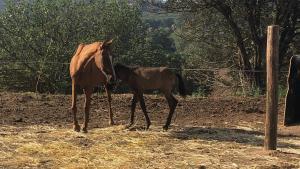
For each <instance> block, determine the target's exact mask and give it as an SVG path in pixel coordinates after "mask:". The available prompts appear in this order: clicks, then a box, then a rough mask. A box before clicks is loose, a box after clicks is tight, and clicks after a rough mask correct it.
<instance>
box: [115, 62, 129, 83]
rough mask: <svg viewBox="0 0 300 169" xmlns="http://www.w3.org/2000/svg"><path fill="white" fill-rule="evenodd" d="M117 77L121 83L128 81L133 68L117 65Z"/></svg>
mask: <svg viewBox="0 0 300 169" xmlns="http://www.w3.org/2000/svg"><path fill="white" fill-rule="evenodd" d="M114 68H115V71H116V76H117V78H118V79H120V80H121V81H125V82H126V81H128V78H129V76H130V73H131V68H130V67H128V66H125V65H122V64H120V63H117V64H116V65H115V66H114Z"/></svg>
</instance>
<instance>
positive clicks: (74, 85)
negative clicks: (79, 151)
mask: <svg viewBox="0 0 300 169" xmlns="http://www.w3.org/2000/svg"><path fill="white" fill-rule="evenodd" d="M76 101H77V93H76V83H75V80H73V79H72V107H71V110H72V113H73V128H74V130H75V131H77V132H79V131H80V126H79V124H78V121H77V117H76V113H77V107H76Z"/></svg>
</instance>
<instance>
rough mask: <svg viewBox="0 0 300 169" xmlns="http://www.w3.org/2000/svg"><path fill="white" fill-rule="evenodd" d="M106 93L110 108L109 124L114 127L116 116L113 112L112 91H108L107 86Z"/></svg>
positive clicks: (106, 87)
mask: <svg viewBox="0 0 300 169" xmlns="http://www.w3.org/2000/svg"><path fill="white" fill-rule="evenodd" d="M105 91H106V95H107V101H108V106H109V124H110V125H114V124H115V122H114V115H113V112H112V110H111V93H110V90H109V89H108V86H107V85H105Z"/></svg>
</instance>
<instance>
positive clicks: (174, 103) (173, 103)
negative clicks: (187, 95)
mask: <svg viewBox="0 0 300 169" xmlns="http://www.w3.org/2000/svg"><path fill="white" fill-rule="evenodd" d="M165 97H166V99H167V101H168V104H169V108H170V112H169V115H168V118H167V121H166V124H165V125H164V127H163V129H164V130H168V128H169V126H170V124H171V121H172V117H173V114H174V112H175V108H176V106H177V103H178V101H177V99H176V98H175V97H174V96H173V95H172V94H165Z"/></svg>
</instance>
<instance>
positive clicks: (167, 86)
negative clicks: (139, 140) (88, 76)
mask: <svg viewBox="0 0 300 169" xmlns="http://www.w3.org/2000/svg"><path fill="white" fill-rule="evenodd" d="M114 68H115V71H116V75H117V78H118V79H120V80H121V81H122V82H124V83H126V84H128V85H129V87H130V88H131V89H132V91H133V97H132V100H131V115H130V123H129V125H128V126H127V127H130V126H132V124H133V123H134V112H135V108H136V103H137V102H138V101H140V106H141V108H142V110H143V113H144V115H145V118H146V123H147V125H146V129H149V126H150V125H151V121H150V119H149V117H148V114H147V110H146V106H145V101H144V98H143V93H144V91H145V90H153V89H159V90H160V91H161V92H162V93H163V94H164V95H165V97H166V99H167V101H168V104H169V108H170V112H169V115H168V118H167V121H166V124H165V125H164V127H163V129H164V130H168V128H169V126H170V124H171V120H172V116H173V114H174V111H175V108H176V106H177V103H178V101H177V99H176V98H175V97H174V96H173V95H172V89H173V88H174V85H175V83H176V77H177V78H178V85H179V86H178V87H179V94H180V95H181V96H183V97H185V96H186V91H185V86H184V83H183V80H182V77H181V76H180V75H179V74H175V73H173V72H172V71H171V70H170V69H168V68H167V67H128V66H125V65H122V64H116V65H115V66H114Z"/></svg>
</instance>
